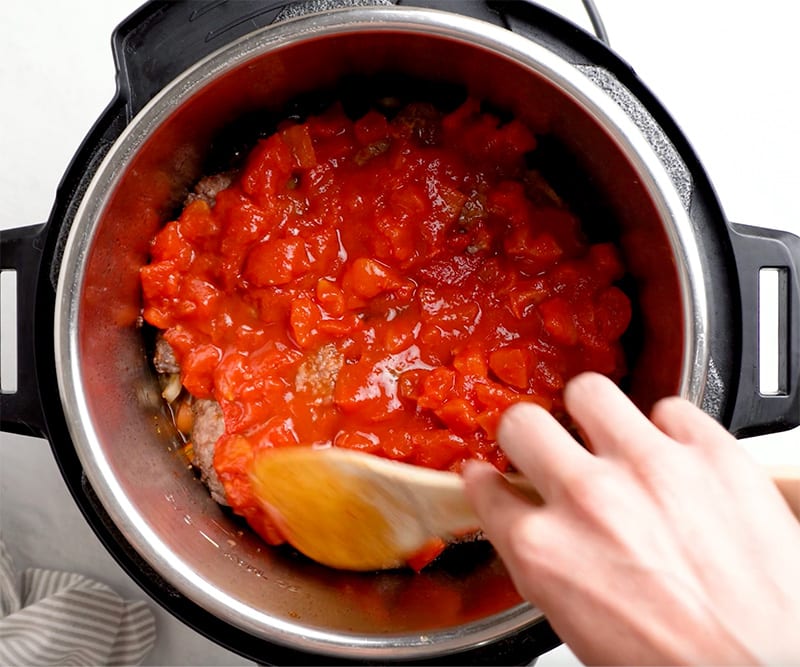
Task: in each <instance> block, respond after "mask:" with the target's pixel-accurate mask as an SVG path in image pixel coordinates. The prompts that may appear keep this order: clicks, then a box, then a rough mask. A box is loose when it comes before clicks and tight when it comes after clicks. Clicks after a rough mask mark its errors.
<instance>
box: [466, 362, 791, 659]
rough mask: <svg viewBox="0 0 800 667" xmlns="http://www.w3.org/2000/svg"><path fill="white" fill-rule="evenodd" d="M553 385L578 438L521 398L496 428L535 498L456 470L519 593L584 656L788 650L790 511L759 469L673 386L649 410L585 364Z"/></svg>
mask: <svg viewBox="0 0 800 667" xmlns="http://www.w3.org/2000/svg"><path fill="white" fill-rule="evenodd" d="M564 399H565V403H566V407H567V410H568V411H569V413H570V414H571V416H572V418H573V420H574V421H575V422H576V423H577V424H578V427H579V429H580V431H581V433H582V436H583V439H584V440H585V442H586V443H587V448H586V449H585V448H583V447H581V446H580V445H579V444H578V443H577V442H576V441H575V440H574V439H573V438H572V437H571V436H570V435H569V433H568V432H567V431H566V430H565V429H564V428H563V427H562V426H561V425H560V424H559V423H558V422H557V421H556V420H555V419H554V418H553V417H552V416H551V415H550V414H549V413H548V412H547V411H545V410H544V409H542V408H540V407H538V406H535V405H533V404H529V403H525V404H519V405H516V406H513V407H512V408H510V409H509V410H507V412H506V413H505V415H504V416H503V419H502V420H501V424H500V430H499V434H498V440H499V442H500V444H501V446H502V447H503V449H504V450H505V452H506V453H507V454H508V456H509V458H510V459H511V461H512V462H513V464H514V466H515V467H516V468H517V470H519V472H521V473H522V474H524V475H525V476H527V477H528V478H529V479H530V480H531V482H532V483H533V485H534V486H535V487H536V488H537V489H538V490H539V492H540V493H541V495H542V497H543V498H544V501H545V502H544V505H541V506H536V505H534V504H533V503H532V502H531V501H529V500H527V499H524V498H522V497H521V496H520V495H518V494H517V493H516V492H515V491H513V490H512V489H511V487H510V486H509V485H508V484H507V483H506V482H505V481H504V479H503V477H502V476H501V475H500V474H499V473H498V472H497V471H496V470H495V469H494V468H493V467H491V466H489V465H488V464H479V463H472V464H470V465H469V466H467V467H466V468H465V470H464V478H465V481H466V485H467V494H468V497H469V498H470V500H471V501H472V503H473V505H474V507H475V510H476V512H477V514H478V516H479V517H480V519H481V521H482V524H483V528H484V531H485V533H486V535H487V536H488V537H489V539H490V540H491V541H492V543H493V544H494V545H495V548H496V549H497V551H498V553H499V554H500V556H501V557H502V558H503V560H504V562H505V563H506V566H507V567H508V570H509V572H510V573H511V576H512V578H513V580H514V582H515V585H516V586H517V589H518V590H519V592H520V594H521V595H523V596H524V597H525V598H526V599H528V600H529V601H530V602H532V603H533V604H535V605H536V606H537V607H539V608H540V609H541V610H542V611H543V612H544V613H545V615H546V616H547V618H548V620H549V621H550V623H551V625H552V627H553V629H554V630H555V631H556V632H557V633H558V634H559V636H560V637H561V639H562V640H563V641H564V642H565V643H566V644H567V645H568V646H569V647H570V648H571V649H572V650H573V652H574V653H575V655H576V656H577V657H578V658H579V659H580V660H581V661H583V662H584V663H595V664H597V663H599V664H621V663H628V664H633V663H635V664H656V663H657V664H685V663H704V664H734V663H740V664H754V663H773V664H775V663H779V664H800V633H798V629H799V628H800V525H799V524H798V523H797V521H796V520H795V518H794V517H793V515H792V514H791V512H790V511H789V509H788V507H787V505H786V504H785V502H784V501H783V499H782V498H781V496H780V494H779V493H778V491H777V489H776V487H775V485H774V484H773V483H772V481H771V480H770V479H769V477H767V475H766V473H764V471H763V470H762V469H761V468H759V467H758V466H757V465H755V464H754V463H753V462H752V461H751V459H750V458H749V457H748V456H747V454H746V452H744V451H743V449H742V448H741V447H740V446H738V444H737V443H736V440H735V439H734V438H733V436H731V435H730V434H729V433H728V432H727V431H725V429H724V428H723V427H722V426H720V425H719V424H718V423H717V422H715V421H714V420H713V419H712V418H711V417H709V416H708V415H706V414H705V413H703V412H702V411H701V410H700V409H698V408H697V407H695V406H694V405H692V404H691V403H689V402H687V401H685V400H682V399H679V398H668V399H664V400H662V401H660V402H658V403H657V404H656V405H655V407H654V408H653V410H652V413H651V420H652V421H651V420H648V419H647V418H646V417H645V416H644V415H642V413H641V412H639V411H638V410H637V409H636V407H635V406H634V405H633V404H632V403H631V402H630V401H629V400H628V399H627V397H626V396H625V395H624V394H623V393H622V392H621V391H620V390H619V389H618V388H617V387H616V386H615V385H614V384H613V383H612V382H611V381H610V380H608V379H607V378H604V377H602V376H600V375H596V374H592V373H586V374H583V375H580V376H578V377H576V378H575V379H573V380H572V381H571V382H570V383H569V384H568V385H567V388H566V390H565V395H564Z"/></svg>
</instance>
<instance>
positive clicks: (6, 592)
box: [0, 540, 156, 665]
mask: <svg viewBox="0 0 800 667" xmlns="http://www.w3.org/2000/svg"><path fill="white" fill-rule="evenodd" d="M155 638H156V630H155V620H154V618H153V614H152V612H151V611H150V610H149V609H148V607H147V605H146V604H145V603H144V602H143V601H134V602H132V601H129V600H124V599H122V598H121V597H120V596H119V595H117V594H116V593H115V592H114V591H113V590H111V589H110V588H109V587H108V586H106V585H105V584H101V583H98V582H96V581H93V580H91V579H88V578H87V577H84V576H82V575H80V574H73V573H70V572H58V571H55V570H42V569H28V570H25V571H24V572H22V573H21V574H20V575H17V574H16V573H15V572H14V569H13V564H12V562H11V558H10V556H9V555H8V552H7V551H6V549H5V546H4V545H3V542H2V540H0V665H137V664H139V663H140V662H141V661H142V660H143V659H144V657H145V656H146V655H147V653H148V652H149V651H150V649H151V648H152V647H153V644H154V642H155Z"/></svg>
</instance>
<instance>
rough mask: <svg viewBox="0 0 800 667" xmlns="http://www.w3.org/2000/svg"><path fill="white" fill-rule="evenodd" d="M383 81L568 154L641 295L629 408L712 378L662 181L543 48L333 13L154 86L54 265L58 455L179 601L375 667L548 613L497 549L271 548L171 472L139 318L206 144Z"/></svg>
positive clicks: (269, 635)
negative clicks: (268, 113) (400, 558)
mask: <svg viewBox="0 0 800 667" xmlns="http://www.w3.org/2000/svg"><path fill="white" fill-rule="evenodd" d="M382 71H391V72H401V73H403V74H407V75H410V76H413V77H419V78H422V79H425V80H443V81H447V82H454V83H457V84H462V85H463V86H465V87H466V88H467V89H468V90H469V92H470V93H471V94H473V95H475V96H477V97H479V98H482V99H486V100H489V101H491V102H492V103H493V104H494V105H496V106H498V107H501V108H504V109H506V110H508V111H510V112H512V113H513V114H514V115H516V116H517V117H519V118H521V119H523V120H524V121H525V122H527V123H528V124H529V125H530V126H531V127H532V128H533V129H534V130H536V131H537V132H542V133H549V134H551V135H553V136H556V137H557V138H558V139H559V140H560V141H561V142H563V144H564V145H565V146H567V147H568V148H569V149H570V151H571V152H572V153H573V154H574V156H575V159H576V160H577V161H578V163H579V164H580V166H581V168H582V170H584V172H585V174H586V175H588V177H589V178H590V179H591V181H592V182H593V184H594V185H595V186H596V187H597V188H599V189H600V190H601V191H602V192H603V193H604V196H605V198H606V199H607V203H608V205H609V207H610V210H611V211H613V217H614V224H615V225H617V228H618V230H619V236H618V241H619V244H620V245H621V247H622V248H623V252H624V255H625V258H626V261H627V263H628V268H629V270H630V272H631V274H632V276H633V278H634V282H635V285H636V294H635V295H634V296H635V299H636V303H637V312H638V318H639V330H640V331H639V334H638V339H639V340H638V343H637V344H636V345H635V346H634V349H633V351H632V352H631V359H630V364H631V376H630V393H631V395H632V396H633V397H634V398H636V399H637V400H638V401H639V402H640V403H642V404H648V403H650V402H652V401H653V400H654V399H655V398H657V397H659V396H663V395H665V394H669V393H675V392H676V391H677V392H678V393H680V394H682V395H683V396H685V397H687V398H689V399H690V400H693V401H695V402H700V401H701V400H702V394H703V390H704V383H705V378H706V373H707V365H708V351H707V346H706V340H707V321H708V316H707V312H706V307H707V305H706V293H705V291H704V283H703V280H702V279H698V276H702V275H703V262H702V259H701V253H700V252H699V251H698V247H697V242H696V238H695V235H694V233H693V231H692V229H691V225H690V223H689V219H688V217H687V212H686V210H685V208H684V203H683V202H682V201H681V197H680V193H679V192H678V189H677V187H676V184H675V183H674V181H673V178H671V176H670V174H669V173H668V170H667V168H666V167H665V165H664V163H663V162H662V159H661V158H660V157H659V156H658V155H657V154H656V151H655V150H654V148H653V147H652V146H651V143H650V142H649V141H648V138H647V137H646V136H644V133H643V132H642V130H641V129H640V128H639V127H638V126H637V124H636V123H635V122H634V121H633V120H632V119H631V118H630V117H629V115H628V114H626V113H625V112H624V111H623V110H622V109H621V108H620V106H619V105H618V104H617V102H616V101H615V100H613V99H612V98H611V97H610V96H609V95H608V94H607V92H606V91H605V90H604V89H603V87H602V86H600V85H598V83H597V82H596V80H593V79H592V78H591V77H589V76H587V74H586V72H585V71H582V70H581V69H579V68H576V67H574V66H572V65H570V64H568V63H567V62H565V61H564V60H563V59H561V58H559V57H558V56H556V55H554V54H553V53H552V52H551V51H549V50H548V49H546V48H545V47H543V46H541V45H539V44H536V43H534V42H532V41H530V40H528V39H525V38H523V37H520V36H517V35H514V34H512V33H510V32H508V31H506V30H504V29H502V28H498V27H494V26H491V25H488V24H486V23H483V22H480V21H477V20H473V19H469V18H464V17H461V16H457V15H454V14H450V13H443V12H436V11H431V10H423V9H409V8H397V7H386V8H374V7H373V8H358V9H344V10H336V11H331V12H323V13H320V14H315V15H311V16H305V17H301V18H298V19H293V20H290V21H286V22H283V23H280V24H277V25H274V26H271V27H268V28H266V29H263V30H259V31H257V32H254V33H252V34H250V35H248V36H246V37H244V38H242V39H240V40H238V41H236V42H234V43H232V44H230V45H229V46H227V47H225V48H223V49H221V50H220V51H217V52H216V53H214V54H212V55H211V56H209V57H208V58H206V59H204V60H202V61H201V62H199V63H197V65H196V66H194V67H192V68H191V69H189V70H187V71H186V72H185V73H184V74H183V75H181V76H180V77H179V78H178V79H176V80H175V81H173V82H172V83H171V84H170V85H169V86H167V87H166V88H165V89H164V90H163V91H162V92H161V93H160V94H159V95H157V96H156V97H155V98H154V99H153V100H152V101H151V102H150V103H149V104H148V105H147V106H146V107H145V108H144V110H143V111H142V112H141V113H140V114H139V115H138V116H137V117H136V118H134V119H133V121H132V122H131V123H130V124H129V125H128V127H127V128H126V130H125V131H124V132H123V134H122V135H121V136H120V137H119V139H118V141H117V142H116V144H115V145H114V146H113V147H112V149H111V150H110V152H109V153H108V155H107V157H106V158H105V160H104V162H103V163H102V165H101V166H100V168H99V169H98V171H97V173H96V174H95V176H94V178H93V180H92V182H91V184H90V187H89V189H88V190H87V192H86V193H85V196H84V197H83V200H82V204H81V206H80V209H79V211H78V213H77V215H76V218H75V222H74V224H73V226H72V228H71V232H70V236H69V239H68V242H67V246H66V249H65V253H64V259H63V263H62V267H61V272H60V275H59V283H58V291H57V302H56V312H55V334H54V335H55V349H56V361H57V364H56V365H57V368H58V383H59V389H60V395H61V397H62V401H63V407H64V410H65V414H66V416H67V419H68V422H69V428H70V434H71V438H72V440H73V442H74V445H75V448H76V450H77V452H78V455H79V457H80V460H81V462H82V465H83V467H84V470H85V473H86V475H87V477H88V480H89V482H90V484H91V486H92V487H93V488H94V490H95V492H96V493H97V496H98V497H99V499H100V502H101V503H102V505H103V506H104V507H105V509H106V510H107V512H108V514H109V515H110V517H111V519H112V520H113V521H114V523H115V524H116V526H117V527H118V528H119V529H120V530H121V532H122V533H123V535H124V537H125V538H126V540H128V542H129V543H130V544H131V545H132V546H133V547H134V549H135V550H136V551H137V552H138V553H139V554H140V555H141V556H142V558H143V559H144V560H145V561H146V562H147V563H148V564H149V565H150V566H152V567H153V568H154V569H155V571H156V572H157V573H159V574H160V575H161V576H162V577H163V578H164V579H165V580H166V581H167V582H168V583H169V584H171V585H172V586H174V587H175V588H176V589H177V590H178V591H180V592H181V593H183V594H184V595H185V596H186V597H188V598H189V599H190V600H192V601H194V602H196V603H197V604H199V605H200V606H201V607H203V608H205V609H207V610H208V611H210V612H212V613H213V614H214V615H215V616H217V617H218V618H220V619H223V620H225V621H227V622H229V623H231V624H233V625H235V626H237V627H240V628H242V629H244V630H246V631H247V632H250V633H252V634H254V635H255V636H258V637H261V638H264V639H267V640H269V641H272V642H276V643H280V644H285V645H288V646H291V647H295V648H297V649H299V650H303V651H307V652H313V653H319V654H324V655H329V656H337V657H344V658H347V657H354V656H357V657H358V658H359V659H373V660H385V659H387V660H388V659H415V658H424V657H432V656H437V655H442V654H444V653H450V652H454V651H460V650H464V649H467V648H470V647H474V646H478V645H481V644H485V643H487V642H492V641H495V640H499V639H501V638H504V637H507V636H509V635H511V634H513V633H516V632H519V631H520V630H522V629H524V628H528V627H530V626H532V625H533V624H535V623H537V621H540V620H541V618H542V615H541V613H540V611H539V610H537V609H535V608H533V607H531V606H530V605H527V604H525V603H522V602H521V601H520V599H519V597H518V596H517V595H516V593H515V592H514V590H513V586H512V584H511V582H510V580H509V578H508V576H507V575H506V573H505V570H504V568H503V566H502V564H501V563H500V562H499V560H498V559H497V558H496V557H495V556H494V554H493V552H491V550H490V549H480V548H478V549H476V550H472V551H467V552H464V554H463V555H462V556H458V555H457V556H455V557H454V558H451V559H450V560H448V561H447V562H446V563H445V564H444V565H442V566H438V567H433V568H431V569H430V570H428V571H425V572H423V573H422V574H419V575H414V574H411V573H408V572H388V573H380V574H368V575H363V574H350V573H342V572H335V571H332V570H329V569H326V568H324V567H321V566H317V565H315V564H313V563H309V562H307V561H306V560H304V559H302V558H300V557H298V556H296V555H293V554H292V553H289V552H287V551H282V550H276V549H271V548H268V547H266V546H265V545H264V544H263V543H261V542H260V541H259V540H258V539H257V538H255V537H253V536H252V535H251V534H250V533H249V532H248V531H247V530H246V528H244V527H243V526H242V524H240V523H238V522H237V521H235V520H233V519H232V518H231V517H230V516H229V515H228V514H226V513H225V512H223V511H222V510H221V509H220V508H219V507H218V506H217V505H216V504H215V503H214V502H213V501H212V500H211V499H210V498H209V496H208V494H207V493H206V491H205V489H204V487H203V486H202V485H201V484H200V483H199V482H198V481H197V480H196V479H195V477H194V476H193V475H192V473H191V471H189V470H187V469H186V466H185V463H184V462H183V460H182V458H181V457H180V456H178V454H177V452H176V447H177V442H178V441H177V437H176V435H175V433H174V431H173V429H172V426H171V422H170V420H169V418H168V417H167V416H166V413H165V411H164V409H163V407H162V405H161V400H160V395H159V390H158V387H157V383H156V380H155V377H154V374H153V372H152V371H151V368H150V366H149V363H148V360H147V358H146V354H145V347H144V343H143V338H142V334H141V331H140V330H139V328H137V320H138V316H139V311H140V293H139V280H138V268H139V267H140V266H141V265H142V264H144V263H146V262H147V258H148V241H149V239H150V238H151V237H152V235H153V234H154V233H155V231H156V230H157V229H158V228H159V226H160V225H161V224H162V223H163V222H164V221H165V220H166V219H168V217H169V216H170V215H171V214H172V212H173V211H174V207H175V205H176V203H178V202H179V201H180V200H181V199H182V197H183V196H184V195H185V193H186V191H187V188H188V187H189V186H190V185H191V184H192V183H193V181H194V180H196V179H197V178H198V177H199V176H200V175H201V171H200V170H201V164H202V162H203V159H204V157H205V156H206V154H207V152H208V149H209V145H210V143H211V140H212V137H213V136H214V135H215V133H217V132H218V131H219V130H220V129H221V128H223V127H225V126H226V125H229V124H230V123H232V122H234V121H235V120H236V119H237V118H238V117H241V116H242V115H244V114H246V113H247V112H249V111H252V110H255V109H262V108H266V109H279V108H280V107H281V106H282V105H283V104H285V103H286V102H287V101H288V100H290V99H291V98H293V97H295V96H296V95H298V94H300V93H304V92H307V91H311V90H315V89H319V88H328V87H333V86H335V85H336V83H337V81H339V80H340V79H341V77H342V76H343V75H349V74H353V73H358V74H365V75H372V74H376V73H379V72H382Z"/></svg>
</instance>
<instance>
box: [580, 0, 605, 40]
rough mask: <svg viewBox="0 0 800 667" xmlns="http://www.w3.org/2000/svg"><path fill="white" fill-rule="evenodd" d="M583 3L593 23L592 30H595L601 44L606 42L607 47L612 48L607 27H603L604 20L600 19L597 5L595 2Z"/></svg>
mask: <svg viewBox="0 0 800 667" xmlns="http://www.w3.org/2000/svg"><path fill="white" fill-rule="evenodd" d="M582 1H583V7H584V9H586V13H587V14H588V15H589V20H590V21H591V22H592V28H594V32H595V34H596V35H597V38H598V39H599V40H600V41H601V42H604V43H605V45H606V46H611V42H609V41H608V33H607V32H606V27H605V25H603V19H602V18H601V17H600V12H599V11H597V5H595V4H594V0H582Z"/></svg>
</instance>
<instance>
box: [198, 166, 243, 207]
mask: <svg viewBox="0 0 800 667" xmlns="http://www.w3.org/2000/svg"><path fill="white" fill-rule="evenodd" d="M234 178H236V172H233V171H231V172H224V173H222V174H213V175H212V176H205V177H204V178H201V179H200V180H199V181H198V182H197V185H195V186H194V190H193V191H192V192H190V193H189V194H188V195H187V196H186V202H185V204H190V203H191V202H193V201H197V200H198V199H202V200H203V201H204V202H206V203H207V204H208V205H209V206H211V207H213V206H214V204H215V202H216V201H217V194H219V193H220V192H222V191H223V190H225V189H227V188H229V187H230V186H231V184H232V183H233V180H234Z"/></svg>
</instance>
